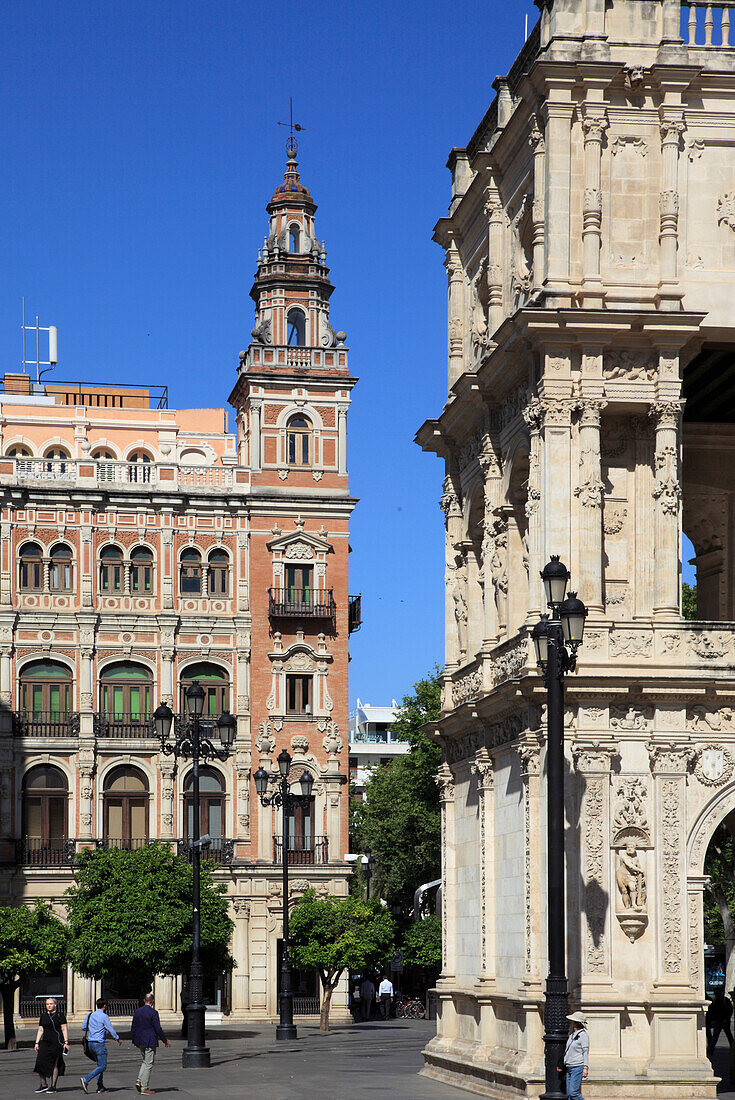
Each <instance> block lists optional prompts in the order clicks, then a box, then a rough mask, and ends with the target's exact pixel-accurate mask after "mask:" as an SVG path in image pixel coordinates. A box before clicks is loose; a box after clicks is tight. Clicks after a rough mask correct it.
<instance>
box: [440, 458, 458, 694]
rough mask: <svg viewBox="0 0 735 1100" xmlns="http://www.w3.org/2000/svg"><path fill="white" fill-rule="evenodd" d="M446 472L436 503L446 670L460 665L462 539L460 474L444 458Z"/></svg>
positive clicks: (448, 670)
mask: <svg viewBox="0 0 735 1100" xmlns="http://www.w3.org/2000/svg"><path fill="white" fill-rule="evenodd" d="M446 470H447V475H446V477H445V478H444V491H443V493H442V496H441V500H440V501H439V506H440V508H441V510H442V512H443V513H444V528H445V536H444V552H445V568H444V590H445V599H444V623H445V638H444V657H445V660H444V664H445V668H446V670H447V672H450V671H451V670H452V669H454V668H456V667H457V665H458V664H459V642H458V635H457V624H456V619H455V614H454V588H455V581H456V561H455V549H454V548H455V545H456V544H457V543H459V541H460V540H461V538H462V504H461V496H460V490H459V476H458V473H457V470H456V467H455V465H454V463H453V462H451V461H450V460H447V463H446Z"/></svg>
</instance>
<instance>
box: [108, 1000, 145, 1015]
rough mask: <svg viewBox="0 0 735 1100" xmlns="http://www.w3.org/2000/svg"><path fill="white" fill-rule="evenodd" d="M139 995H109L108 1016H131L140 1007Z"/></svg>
mask: <svg viewBox="0 0 735 1100" xmlns="http://www.w3.org/2000/svg"><path fill="white" fill-rule="evenodd" d="M140 1005H141V1001H140V998H139V997H110V998H109V999H108V1001H107V1015H108V1016H132V1015H133V1013H134V1012H135V1010H136V1008H140Z"/></svg>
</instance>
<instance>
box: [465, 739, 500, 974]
mask: <svg viewBox="0 0 735 1100" xmlns="http://www.w3.org/2000/svg"><path fill="white" fill-rule="evenodd" d="M470 771H471V772H472V774H473V775H474V776H475V779H476V781H477V794H478V797H479V801H480V806H479V818H480V981H481V982H488V981H493V980H494V978H495V912H494V901H495V854H494V853H495V813H494V807H493V790H494V778H495V773H494V766H493V762H492V760H491V759H490V757H489V756H488V754H487V752H486V751H485V750H482V751H481V752H480V753H478V756H477V759H476V761H475V763H474V764H472V765H471V768H470Z"/></svg>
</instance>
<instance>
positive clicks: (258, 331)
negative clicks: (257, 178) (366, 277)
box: [0, 147, 359, 1019]
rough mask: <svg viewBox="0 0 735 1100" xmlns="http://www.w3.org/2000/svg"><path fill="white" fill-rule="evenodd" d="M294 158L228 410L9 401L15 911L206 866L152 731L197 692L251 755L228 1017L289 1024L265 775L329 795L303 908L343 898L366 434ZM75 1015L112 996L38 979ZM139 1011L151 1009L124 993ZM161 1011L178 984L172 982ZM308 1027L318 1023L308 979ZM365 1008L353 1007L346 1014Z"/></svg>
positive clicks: (217, 842) (206, 779)
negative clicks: (305, 780) (353, 531)
mask: <svg viewBox="0 0 735 1100" xmlns="http://www.w3.org/2000/svg"><path fill="white" fill-rule="evenodd" d="M295 154H296V150H295V147H293V148H289V161H288V166H287V170H286V174H285V179H284V182H283V183H282V184H281V185H280V186H279V187H277V189H276V191H275V193H274V195H273V198H272V199H271V201H270V203H269V205H268V213H269V217H270V222H269V231H268V236H267V238H266V242H265V244H264V246H263V248H262V249H261V251H260V253H259V256H258V263H257V273H256V276H255V283H254V286H253V289H252V292H251V293H252V297H253V298H254V301H255V307H256V324H255V328H254V329H253V335H252V341H251V343H250V344H249V346H248V348H247V350H246V351H243V352H242V353H241V354H240V365H239V370H238V373H237V381H236V383H235V386H234V389H233V391H232V393H231V395H230V403H231V404H232V405H233V406H234V409H235V416H236V422H237V432H236V435H232V434H229V433H228V431H227V426H226V425H227V416H226V413H225V411H224V409H186V410H178V411H174V410H170V409H169V408H168V407H167V401H166V394H165V391H164V392H161V393H158V392H157V393H155V394H154V393H153V391H151V390H145V389H138V388H135V387H128V388H125V387H120V386H117V385H108V386H93V385H89V384H86V383H85V384H80V385H75V386H65V385H62V384H48V385H41V386H31V385H30V383H29V380H28V377H27V376H26V375H15V376H11V375H6V377H5V379H4V387H3V393H2V395H0V455H2V457H0V506H1V508H2V514H1V518H0V526H1V530H2V559H1V562H0V701H1V704H2V715H1V716H0V717H1V718H2V725H1V727H0V836H1V837H2V840H0V848H1V854H2V857H3V866H2V868H1V874H0V904H13V903H19V902H29V901H30V900H31V899H33V898H36V897H41V898H44V899H49V900H51V902H52V903H53V905H54V906H55V907H56V908H57V909H58V910H59V912H60V913H61V914H63V906H62V904H61V902H62V897H63V893H64V890H65V889H66V888H67V887H68V886H70V885H71V883H72V882H73V878H74V870H75V863H76V857H77V856H78V854H79V852H80V850H81V849H83V848H87V847H89V846H91V845H102V846H115V847H123V848H133V847H136V846H138V845H142V844H145V843H147V842H148V841H150V840H155V839H159V840H165V841H167V842H170V843H171V844H172V845H178V847H179V849H180V850H182V851H186V850H187V841H186V838H187V835H188V834H189V830H190V828H191V824H192V817H191V814H192V806H191V802H190V794H189V793H188V792H189V770H190V766H189V765H187V764H186V762H180V763H179V764H178V765H177V764H176V763H175V762H174V761H173V759H172V758H171V757H167V756H164V755H163V754H162V753H161V752H160V749H159V745H158V743H157V742H156V740H155V739H154V737H153V731H152V728H151V722H150V717H151V714H152V712H153V710H154V709H155V707H156V706H157V705H158V703H159V702H160V701H162V700H163V701H165V702H167V703H168V704H169V705H170V706H171V707H172V708H173V709H174V711H175V712H176V713H177V714H178V715H181V714H182V712H183V709H184V692H185V690H186V687H187V686H188V684H190V683H191V681H192V680H193V679H198V680H199V681H200V683H201V684H202V686H203V687H204V688H205V691H206V704H205V706H206V709H205V718H208V719H211V720H214V719H216V716H217V715H219V714H220V713H221V712H223V711H225V710H229V711H231V712H232V713H233V714H235V715H236V717H237V738H236V742H235V745H234V751H233V753H232V755H231V757H230V759H229V760H228V761H227V762H226V763H224V764H221V765H220V764H216V765H212V766H208V767H207V768H205V769H204V772H203V779H202V811H201V814H202V819H201V829H202V832H208V833H210V835H212V836H213V837H214V838H215V839H214V842H213V845H212V849H211V855H212V857H213V858H214V859H216V861H217V871H216V874H217V877H218V879H219V880H220V881H221V882H224V883H226V885H227V890H228V894H229V896H230V898H231V902H232V915H233V918H234V920H235V934H234V942H233V945H232V952H233V955H234V957H235V959H236V961H237V967H236V969H235V971H234V973H233V975H232V977H231V980H227V981H225V980H224V979H223V978H222V977H221V976H220V975H216V974H215V975H209V976H208V982H207V988H208V999H209V1002H210V1004H211V1006H212V1011H213V1012H217V1011H221V1012H226V1013H230V1014H231V1017H232V1018H240V1019H244V1018H264V1017H273V1016H275V1015H277V1012H278V1003H277V984H278V965H279V964H278V959H279V952H280V936H281V917H280V914H281V904H282V893H281V870H280V865H281V857H282V851H281V847H282V846H281V836H280V834H281V820H280V816H279V815H277V814H276V815H274V814H273V811H272V810H271V809H270V808H268V809H263V808H262V807H261V806H260V803H259V801H258V799H257V796H256V795H255V790H254V786H253V784H252V778H251V775H252V772H253V771H254V770H255V769H257V768H258V766H259V765H262V766H263V767H264V768H266V769H267V770H270V771H275V772H277V767H276V763H275V760H276V756H277V754H278V753H279V752H280V750H281V749H282V748H284V747H285V748H287V749H288V750H289V752H290V753H291V754H292V756H293V760H294V763H293V767H294V769H295V774H297V775H299V774H300V773H301V771H302V770H303V769H304V768H306V769H309V770H310V771H311V772H312V774H313V775H314V777H315V786H314V797H313V800H312V805H311V807H310V808H307V809H304V810H302V809H301V808H300V809H299V810H298V816H297V818H296V819H295V820H294V821H293V822H292V823H291V827H290V835H291V838H292V839H291V842H290V851H289V860H290V862H291V864H292V871H291V895H292V900H293V901H295V900H296V899H297V898H298V897H299V896H300V894H301V893H303V891H304V890H305V889H306V888H307V887H308V886H310V885H311V886H314V887H315V888H316V890H317V892H318V893H324V894H326V893H334V894H344V893H345V892H346V890H347V881H348V876H349V869H348V867H347V865H346V864H345V863H344V861H343V855H344V853H345V851H346V849H347V814H348V805H347V786H346V783H347V778H346V777H347V713H348V701H347V661H348V654H347V648H348V645H347V643H348V633H349V631H350V630H351V629H352V627H353V626H354V625H355V623H356V615H357V614H359V609H358V606H357V605H356V604H355V603H354V601H353V602H351V601H350V598H349V596H348V588H347V574H348V571H347V555H348V527H349V518H350V514H351V512H352V509H353V507H354V504H355V501H354V500H353V499H352V498H351V497H350V494H349V489H348V479H347V458H346V426H345V425H346V414H347V409H348V406H349V402H350V393H351V390H352V387H353V385H354V383H355V379H353V378H351V377H350V375H349V373H348V367H347V349H346V347H345V343H344V341H345V335H344V333H341V332H340V333H335V332H334V331H333V330H332V328H331V326H330V324H329V297H330V295H331V292H332V286H331V284H330V281H329V270H328V268H327V267H326V262H325V252H324V245H323V244H322V243H320V242H319V241H317V239H316V237H315V230H314V213H315V210H316V205H315V203H314V201H313V199H312V198H311V195H310V194H309V191H308V190H307V189H306V188H305V187H304V186H303V185H302V184H301V183H300V180H299V176H298V171H297V165H296V161H295ZM41 992H43V993H45V992H58V993H62V994H64V995H65V996H66V998H67V1005H68V1010H69V1012H70V1014H71V1016H72V1018H75V1019H79V1018H80V1015H81V1014H82V1013H84V1012H86V1011H87V1010H88V1009H89V1008H90V1006H91V1005H92V1003H93V998H94V997H95V996H96V995H98V993H99V990H98V989H95V988H92V983H90V982H88V981H86V980H84V979H82V978H80V977H79V976H76V975H73V974H71V973H69V974H68V975H39V976H38V978H37V980H34V981H32V982H29V983H27V985H26V987H25V988H24V989H23V990H21V992H20V1004H19V1006H18V1009H19V1012H20V1014H21V1016H29V1015H33V1014H34V1013H35V1008H34V1005H33V1002H32V998H33V996H34V995H35V994H36V993H41ZM105 992H106V993H107V994H108V995H110V996H111V997H112V999H113V1004H114V1007H115V1009H116V1010H117V1011H119V1012H121V1013H122V1012H125V1011H128V1010H129V1008H130V1004H129V1000H128V997H129V994H130V993H131V991H128V990H118V989H114V988H109V989H107V990H106V991H105ZM156 993H157V1000H158V1003H159V1006H160V1007H161V1008H162V1010H163V1011H164V1013H171V1012H173V1011H176V1010H177V1009H178V1005H179V979H170V978H165V979H161V980H158V981H157V988H156ZM296 993H297V995H296V1011H297V1012H299V1011H300V1012H302V1013H304V1012H307V1013H313V1012H315V1011H317V1010H318V1003H319V1002H318V988H317V982H316V976H315V975H311V974H303V975H299V976H298V978H297V982H296ZM337 1008H338V1012H339V1011H340V1010H341V1012H342V1013H343V1014H345V1013H346V1000H345V991H344V990H343V991H342V993H341V998H340V1000H339V1002H338V1005H337Z"/></svg>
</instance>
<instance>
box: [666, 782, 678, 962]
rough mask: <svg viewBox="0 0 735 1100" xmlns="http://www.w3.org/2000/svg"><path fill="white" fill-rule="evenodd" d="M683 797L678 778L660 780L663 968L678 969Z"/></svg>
mask: <svg viewBox="0 0 735 1100" xmlns="http://www.w3.org/2000/svg"><path fill="white" fill-rule="evenodd" d="M682 801H683V800H682V797H681V791H680V783H679V780H677V779H665V780H664V781H663V782H662V784H661V833H662V847H663V882H662V902H663V906H662V908H663V941H664V943H663V947H664V970H665V971H666V973H667V974H678V973H680V972H681V963H682V939H681V913H680V903H681V885H682V883H681V855H682V852H681V809H682Z"/></svg>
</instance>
